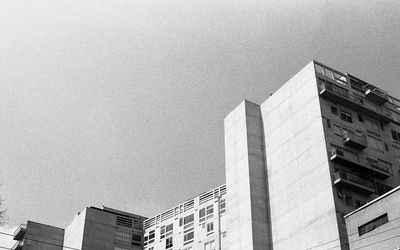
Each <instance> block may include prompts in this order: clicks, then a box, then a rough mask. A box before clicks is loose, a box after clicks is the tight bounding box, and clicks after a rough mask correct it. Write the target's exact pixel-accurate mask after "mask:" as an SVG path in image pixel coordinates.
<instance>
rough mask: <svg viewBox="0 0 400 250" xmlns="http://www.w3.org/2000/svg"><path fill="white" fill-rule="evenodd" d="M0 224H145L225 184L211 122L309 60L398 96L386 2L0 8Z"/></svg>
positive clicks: (154, 0) (398, 55)
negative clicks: (119, 212) (124, 215)
mask: <svg viewBox="0 0 400 250" xmlns="http://www.w3.org/2000/svg"><path fill="white" fill-rule="evenodd" d="M0 55H1V57H0V183H1V185H2V186H1V188H0V194H1V195H2V196H3V198H5V199H6V200H5V207H6V208H7V209H8V212H7V216H8V217H9V225H10V226H12V225H16V224H19V223H21V222H26V220H28V219H29V220H34V221H38V222H42V223H47V224H51V225H55V226H60V227H65V226H66V225H67V224H68V223H69V222H70V221H71V220H72V218H73V216H74V214H75V213H76V212H78V211H81V210H82V209H83V208H84V207H86V206H91V205H94V206H101V205H107V206H111V207H115V208H118V209H126V210H127V211H130V212H136V213H139V214H142V215H145V216H152V215H155V214H156V213H158V212H161V211H162V210H165V209H167V208H169V207H171V206H173V205H175V204H177V203H179V202H182V201H184V200H185V199H187V198H190V197H192V196H195V195H197V194H199V193H201V192H203V191H206V190H208V189H211V188H213V187H215V186H218V185H220V184H223V183H224V182H225V176H224V135H223V119H224V116H225V115H226V114H227V113H229V112H230V111H231V110H232V109H233V108H234V107H235V106H236V105H238V104H239V103H240V102H241V101H242V100H243V99H249V100H251V101H255V102H258V103H261V102H262V101H263V100H265V99H266V98H267V97H268V96H269V94H270V93H271V92H273V91H275V90H276V89H277V88H278V87H279V86H281V85H282V84H283V83H285V82H286V81H287V80H288V79H289V78H290V77H291V76H292V75H294V74H295V73H296V72H297V71H299V70H300V69H301V68H302V67H303V66H304V65H306V64H307V63H308V62H309V61H310V60H312V59H316V60H318V61H321V62H323V63H325V64H327V65H330V66H332V67H334V68H336V69H338V70H341V71H347V72H349V73H352V74H354V75H356V76H359V77H360V78H362V79H364V80H366V81H369V82H370V83H372V84H376V85H378V86H380V87H382V88H383V89H385V90H387V91H389V92H391V93H392V94H393V95H395V96H397V97H400V70H399V69H400V1H396V0H392V1H390V0H376V1H373V0H371V1H367V0H365V1H361V0H359V1H355V0H345V1H344V0H343V1H339V0H337V1H328V0H325V1H324V0H307V1H305V0H304V1H287V0H274V1H268V0H262V1H251V0H250V1H243V0H219V1H214V0H212V1H211V0H210V1H208V0H165V1H159V0H143V1H139V0H120V1H118V0H116V1H101V0H93V1H89V0H79V1H78V0H76V1H66V0H65V1H56V0H49V1H40V0H38V1H28V0H25V1H11V0H10V1H5V0H0Z"/></svg>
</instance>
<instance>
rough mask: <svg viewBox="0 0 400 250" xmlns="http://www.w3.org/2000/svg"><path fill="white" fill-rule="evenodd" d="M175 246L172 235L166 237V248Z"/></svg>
mask: <svg viewBox="0 0 400 250" xmlns="http://www.w3.org/2000/svg"><path fill="white" fill-rule="evenodd" d="M172 246H173V243H172V236H171V237H169V238H166V239H165V249H169V248H171V247H172Z"/></svg>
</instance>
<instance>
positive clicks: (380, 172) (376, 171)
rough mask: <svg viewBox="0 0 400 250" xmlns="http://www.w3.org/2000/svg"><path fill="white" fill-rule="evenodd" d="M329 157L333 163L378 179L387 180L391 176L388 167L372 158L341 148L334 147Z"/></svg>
mask: <svg viewBox="0 0 400 250" xmlns="http://www.w3.org/2000/svg"><path fill="white" fill-rule="evenodd" d="M329 157H330V160H331V161H332V162H336V163H339V164H341V165H344V166H348V167H353V168H356V169H358V170H361V171H362V172H366V173H369V174H371V175H373V176H376V177H377V178H382V179H386V178H388V177H390V175H391V173H390V168H389V166H388V165H384V164H383V163H380V162H379V161H378V160H377V159H374V158H372V157H364V156H363V155H361V154H359V153H357V152H354V151H350V150H347V149H343V148H340V147H332V148H331V149H330V150H329Z"/></svg>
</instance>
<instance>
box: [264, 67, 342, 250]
mask: <svg viewBox="0 0 400 250" xmlns="http://www.w3.org/2000/svg"><path fill="white" fill-rule="evenodd" d="M261 113H262V119H263V124H264V133H265V154H266V159H267V169H268V182H269V195H270V197H269V199H270V206H271V227H272V240H273V246H274V249H275V250H277V249H285V250H286V249H328V248H332V249H340V242H339V233H338V223H337V218H336V211H335V204H334V199H333V191H332V182H331V177H330V171H329V163H328V156H327V151H326V144H325V137H324V130H323V124H322V119H321V108H320V102H319V96H318V90H317V84H316V78H315V72H314V65H313V62H311V63H310V64H308V65H307V66H306V67H305V68H304V69H302V70H301V71H300V72H299V73H297V74H296V75H295V76H294V77H293V78H292V79H290V80H289V81H288V82H287V83H286V84H285V85H283V86H282V87H281V88H280V89H279V90H277V91H276V92H275V93H274V94H273V95H272V96H270V97H269V98H268V99H267V100H266V101H265V102H264V103H263V104H262V105H261Z"/></svg>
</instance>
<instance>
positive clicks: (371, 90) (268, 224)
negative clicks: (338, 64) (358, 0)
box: [225, 61, 400, 249]
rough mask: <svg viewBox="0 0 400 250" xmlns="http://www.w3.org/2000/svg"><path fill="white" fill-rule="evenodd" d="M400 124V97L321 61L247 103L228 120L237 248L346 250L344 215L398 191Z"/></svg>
mask: <svg viewBox="0 0 400 250" xmlns="http://www.w3.org/2000/svg"><path fill="white" fill-rule="evenodd" d="M399 125H400V101H399V100H398V99H396V98H395V97H393V96H390V95H389V94H388V93H387V92H385V91H383V90H382V89H380V88H378V87H377V86H374V85H372V84H370V83H367V82H365V81H363V80H361V79H360V78H357V77H355V76H353V75H351V74H348V73H342V72H339V71H337V70H334V69H332V68H330V67H328V66H325V65H323V64H321V63H318V62H315V61H312V62H310V63H309V64H308V65H307V66H305V67H304V68H303V69H302V70H301V71H300V72H298V73H297V74H296V75H294V76H293V77H292V78H291V79H290V80H289V81H288V82H287V83H285V84H284V85H283V86H282V87H281V88H280V89H278V90H277V91H276V92H275V93H273V95H271V96H270V97H269V98H268V99H267V100H266V101H265V102H264V103H262V104H261V105H258V104H255V103H251V102H248V101H244V102H242V103H241V104H240V105H239V106H238V107H237V108H235V109H234V110H233V111H232V112H231V113H230V114H229V115H228V116H227V117H226V118H225V162H226V185H227V189H228V195H227V207H228V209H229V212H228V214H227V221H228V222H227V236H228V239H227V242H228V243H227V244H228V245H229V247H230V248H229V249H271V246H272V245H273V248H274V249H331V248H332V249H348V248H349V244H348V239H347V231H346V224H345V220H344V215H345V214H347V213H350V212H351V211H353V210H355V209H357V208H359V207H361V206H363V205H364V204H366V203H367V202H368V201H371V200H373V199H375V198H376V197H377V196H379V195H382V194H384V193H386V192H388V191H390V190H391V189H392V188H394V187H395V186H398V185H399V184H400V176H399V175H400V172H399V163H400V126H399ZM238 204H240V206H238Z"/></svg>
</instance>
